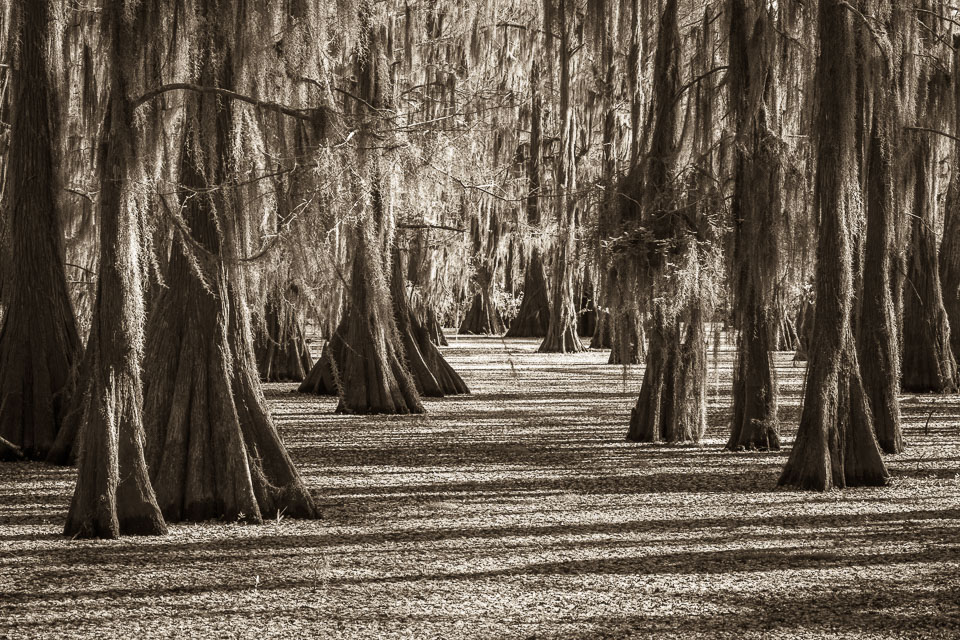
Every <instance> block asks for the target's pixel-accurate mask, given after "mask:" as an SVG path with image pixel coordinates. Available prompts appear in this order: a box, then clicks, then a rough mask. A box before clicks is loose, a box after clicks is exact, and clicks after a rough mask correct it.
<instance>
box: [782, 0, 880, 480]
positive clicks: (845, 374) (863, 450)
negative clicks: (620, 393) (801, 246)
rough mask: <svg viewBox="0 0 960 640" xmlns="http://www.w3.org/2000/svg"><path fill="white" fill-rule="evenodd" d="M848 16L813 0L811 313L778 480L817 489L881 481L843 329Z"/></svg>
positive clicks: (850, 197) (850, 188)
mask: <svg viewBox="0 0 960 640" xmlns="http://www.w3.org/2000/svg"><path fill="white" fill-rule="evenodd" d="M854 19H855V17H854V15H853V13H852V11H851V10H850V8H849V5H847V4H846V3H845V2H843V0H821V3H820V15H819V28H820V43H821V44H820V55H819V61H818V68H817V82H818V86H817V91H818V95H819V109H818V116H817V122H816V131H817V134H818V145H817V151H818V152H817V177H816V180H817V182H816V199H817V207H818V210H819V214H820V226H819V241H818V246H817V276H816V292H817V306H816V312H815V314H816V319H815V322H814V333H813V342H812V344H811V348H810V354H809V355H810V359H809V365H808V373H807V383H806V389H805V394H804V401H803V411H802V414H801V417H800V426H799V428H798V430H797V437H796V440H795V442H794V445H793V450H792V451H791V452H790V458H789V460H788V461H787V464H786V466H785V467H784V469H783V473H782V474H781V476H780V480H779V483H780V484H781V485H793V486H798V487H800V488H803V489H816V490H819V491H825V490H827V489H830V488H833V487H844V486H848V485H850V486H852V485H880V484H885V483H886V481H887V470H886V467H885V466H884V464H883V459H882V458H881V456H880V449H879V446H878V444H877V440H876V437H875V436H874V433H873V428H872V425H871V419H870V407H869V404H868V402H867V399H866V397H865V395H864V393H863V386H862V383H861V379H860V366H859V363H858V362H857V357H856V350H855V345H854V340H853V333H852V331H851V312H852V310H853V281H854V273H853V262H854V261H853V233H854V227H855V225H856V223H857V215H858V212H857V210H856V206H857V204H856V203H857V200H858V197H857V193H858V192H857V189H858V185H859V182H858V178H857V173H856V158H857V154H856V113H857V105H856V95H857V93H856V78H857V75H856V73H857V70H856V56H855V39H854V28H853V20H854Z"/></svg>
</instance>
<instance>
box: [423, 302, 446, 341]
mask: <svg viewBox="0 0 960 640" xmlns="http://www.w3.org/2000/svg"><path fill="white" fill-rule="evenodd" d="M420 323H421V324H422V325H423V327H424V328H425V329H426V330H427V334H428V335H429V336H430V342H432V343H433V344H435V345H437V346H441V347H446V346H448V345H449V343H448V342H447V336H445V335H444V334H443V325H441V324H440V321H439V320H438V319H437V312H436V311H435V310H434V308H433V307H427V310H426V312H424V314H423V318H422V319H421V321H420Z"/></svg>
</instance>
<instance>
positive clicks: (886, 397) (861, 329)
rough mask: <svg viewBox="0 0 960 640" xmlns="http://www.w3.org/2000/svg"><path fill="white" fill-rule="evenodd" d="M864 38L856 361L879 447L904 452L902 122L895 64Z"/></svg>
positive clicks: (865, 36) (865, 35) (870, 41)
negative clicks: (898, 264)
mask: <svg viewBox="0 0 960 640" xmlns="http://www.w3.org/2000/svg"><path fill="white" fill-rule="evenodd" d="M890 35H891V36H893V35H894V34H893V33H890ZM862 39H863V42H862V45H861V46H862V47H863V49H864V50H865V52H869V53H868V54H865V55H864V56H863V62H862V64H863V65H864V70H863V71H862V75H863V76H864V77H865V78H867V81H868V82H871V84H873V86H872V87H868V88H867V90H868V91H871V93H872V95H871V98H872V105H871V106H872V112H873V117H872V121H871V122H870V131H869V136H870V138H869V151H868V152H867V156H866V198H865V203H866V216H867V237H866V245H865V249H864V267H863V294H862V295H861V296H860V304H861V308H860V313H859V326H858V327H857V335H856V338H857V357H858V359H859V361H860V366H861V373H862V379H863V388H864V393H865V394H866V396H867V400H868V401H869V403H870V410H871V414H872V415H873V421H874V424H873V427H874V430H875V431H876V435H877V440H878V442H879V444H880V447H881V448H882V449H883V450H884V451H885V452H887V453H900V452H901V451H902V450H903V435H902V431H901V427H900V400H899V396H898V392H899V387H900V344H899V335H898V332H897V323H896V316H895V314H896V309H895V307H894V304H893V282H892V280H891V274H892V272H893V265H894V255H895V245H894V243H895V240H896V224H897V222H896V197H895V193H894V185H895V184H896V178H897V176H896V170H895V159H894V145H895V142H896V140H897V139H898V137H899V134H900V132H899V118H898V116H897V113H896V96H895V95H894V86H895V83H894V78H893V77H892V74H891V73H890V71H889V70H890V69H891V65H890V64H889V63H888V62H887V61H886V60H885V58H884V57H883V53H882V52H879V51H877V50H876V49H875V48H874V41H873V37H872V34H863V36H862Z"/></svg>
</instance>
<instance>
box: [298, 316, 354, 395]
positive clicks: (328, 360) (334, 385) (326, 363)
mask: <svg viewBox="0 0 960 640" xmlns="http://www.w3.org/2000/svg"><path fill="white" fill-rule="evenodd" d="M350 317H351V314H350V313H349V311H348V312H347V313H345V314H344V320H346V319H347V318H350ZM343 331H346V326H345V325H344V324H342V323H341V324H340V326H338V327H337V329H336V330H335V331H334V332H333V335H332V336H330V339H329V340H327V342H326V343H325V344H324V345H323V350H322V351H321V352H320V357H319V358H317V361H316V362H314V363H313V367H311V369H310V371H309V372H308V373H307V375H306V377H305V378H304V379H303V382H301V383H300V386H299V387H297V391H299V392H300V393H312V394H314V395H318V396H337V395H340V382H339V380H340V372H339V369H338V368H337V365H336V363H337V362H344V359H345V358H346V353H345V351H346V345H345V344H344V342H343V337H342V332H343Z"/></svg>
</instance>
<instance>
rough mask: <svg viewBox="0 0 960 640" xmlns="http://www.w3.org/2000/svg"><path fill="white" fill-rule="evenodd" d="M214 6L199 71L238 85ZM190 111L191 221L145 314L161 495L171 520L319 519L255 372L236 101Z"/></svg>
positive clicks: (147, 403)
mask: <svg viewBox="0 0 960 640" xmlns="http://www.w3.org/2000/svg"><path fill="white" fill-rule="evenodd" d="M216 6H217V5H216V3H215V2H213V1H212V0H211V1H206V2H204V3H201V6H200V8H199V12H200V16H199V18H201V20H202V22H201V24H203V25H204V26H203V27H202V29H203V31H201V34H200V36H198V38H199V39H200V47H201V51H202V52H203V53H202V54H201V60H200V61H199V69H200V72H199V76H200V77H199V79H200V82H201V83H202V84H203V85H204V86H216V87H222V88H225V89H231V88H232V70H231V66H232V60H231V53H230V49H229V47H228V46H227V41H226V38H224V37H223V36H222V33H221V32H220V29H222V28H223V27H221V26H218V25H216V24H215V23H214V22H212V21H211V20H210V19H211V18H212V17H213V15H214V11H215V10H216ZM214 52H216V53H217V64H215V63H214V57H213V56H214ZM187 109H188V112H187V116H186V117H187V122H188V123H189V124H188V129H187V134H186V136H185V140H184V147H183V150H182V156H181V162H180V182H181V184H182V185H183V188H182V193H181V198H182V201H183V202H184V214H183V217H184V221H185V223H186V225H187V227H188V228H187V229H186V230H181V232H180V234H179V236H180V237H178V239H177V240H176V242H175V244H174V248H173V255H172V257H171V260H170V266H169V273H168V274H167V282H168V285H169V286H168V288H166V289H165V290H164V291H163V293H162V294H161V295H160V297H159V298H158V300H157V301H156V306H155V308H154V311H153V313H152V314H151V316H150V319H149V323H148V328H147V353H146V360H145V363H144V371H145V376H144V381H145V385H144V386H145V393H144V423H145V427H146V431H147V460H148V463H149V467H150V476H151V479H152V481H153V486H154V489H155V490H156V493H157V501H158V503H159V505H160V508H161V509H162V511H163V514H164V517H166V518H167V520H168V521H173V522H178V521H183V520H207V519H214V518H221V519H225V520H236V519H243V520H246V521H248V522H254V523H259V522H262V521H263V520H264V518H270V517H273V516H274V515H276V514H279V513H284V514H286V515H288V516H292V517H305V518H310V517H315V516H316V508H315V507H314V503H313V499H312V497H311V496H310V493H309V492H308V491H307V488H306V486H305V485H304V483H303V481H302V479H301V478H300V475H299V473H298V472H297V470H296V469H295V468H294V466H293V462H292V460H291V459H290V456H289V455H288V453H287V450H286V447H285V446H284V444H283V442H282V441H281V439H280V436H279V434H278V433H277V430H276V428H275V426H274V424H273V421H272V419H271V417H270V414H269V412H268V410H267V406H266V400H265V399H264V397H263V393H262V391H261V388H260V381H259V377H258V375H257V371H256V363H255V359H254V355H253V348H252V338H251V330H250V319H249V312H248V311H247V304H246V282H245V278H244V275H243V273H242V271H241V269H240V266H239V264H238V260H237V257H238V254H239V240H238V238H237V235H236V220H235V217H234V216H235V212H234V209H233V208H232V207H231V204H230V199H229V196H228V195H227V193H226V190H227V189H228V188H229V184H228V178H227V170H226V166H227V154H228V153H229V145H228V142H227V141H228V139H229V135H230V129H231V114H230V107H229V103H223V104H221V102H220V100H219V99H218V98H217V97H216V96H215V95H212V94H203V95H200V96H194V97H193V100H192V101H190V102H188V106H187Z"/></svg>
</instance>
